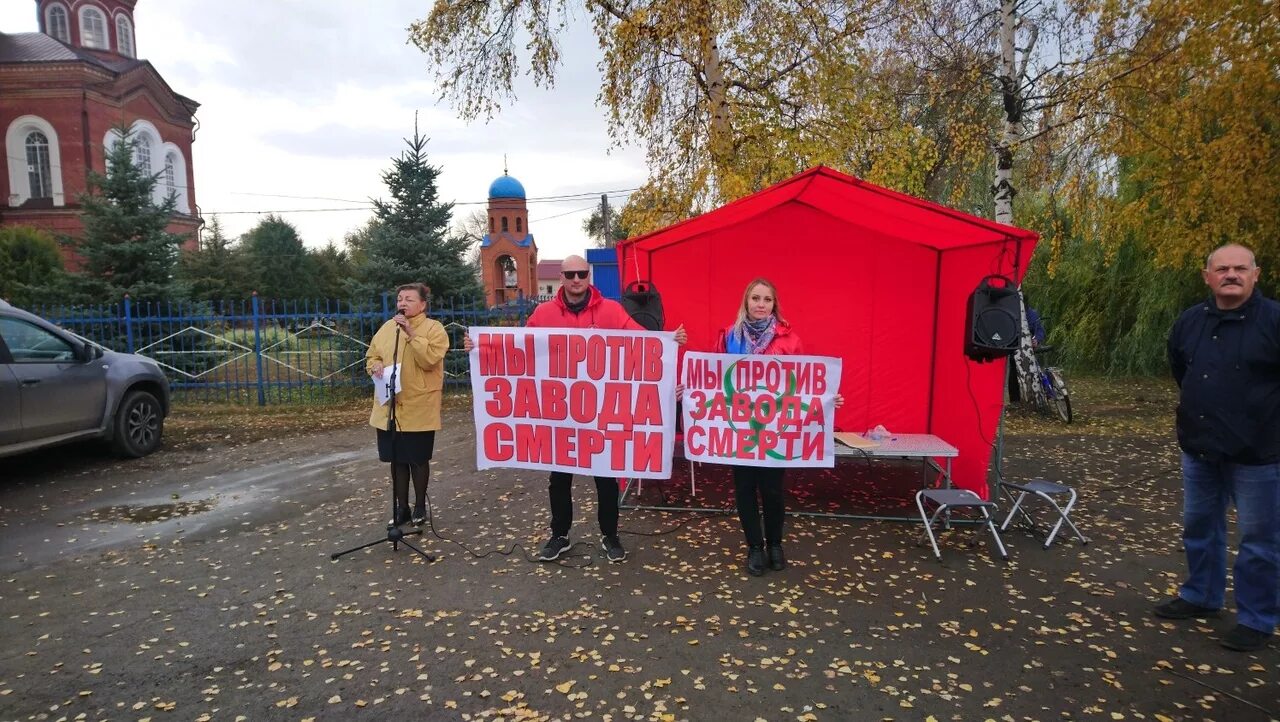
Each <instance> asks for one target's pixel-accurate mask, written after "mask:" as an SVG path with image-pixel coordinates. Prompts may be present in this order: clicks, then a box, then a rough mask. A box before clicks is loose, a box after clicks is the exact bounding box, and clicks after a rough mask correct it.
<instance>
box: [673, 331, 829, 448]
mask: <svg viewBox="0 0 1280 722" xmlns="http://www.w3.org/2000/svg"><path fill="white" fill-rule="evenodd" d="M681 380H682V382H683V383H684V394H683V398H682V399H681V400H682V405H683V407H684V455H685V458H687V459H689V460H690V461H706V462H710V463H713V464H736V465H739V466H810V467H827V468H830V467H833V466H835V447H834V439H833V437H832V430H833V429H832V423H833V421H834V416H835V395H836V391H837V389H839V388H840V359H838V358H828V357H825V356H765V355H752V356H742V355H738V354H724V353H695V352H689V353H687V354H685V357H684V368H683V369H682V371H681Z"/></svg>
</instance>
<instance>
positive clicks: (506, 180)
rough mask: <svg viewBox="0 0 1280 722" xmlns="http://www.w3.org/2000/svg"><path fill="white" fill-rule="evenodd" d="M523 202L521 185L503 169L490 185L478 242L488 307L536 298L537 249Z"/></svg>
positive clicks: (526, 208)
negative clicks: (484, 226) (486, 222)
mask: <svg viewBox="0 0 1280 722" xmlns="http://www.w3.org/2000/svg"><path fill="white" fill-rule="evenodd" d="M526 200H527V199H526V196H525V192H524V185H523V184H522V183H521V182H520V181H518V180H516V179H515V178H512V177H511V176H510V175H508V174H507V172H506V169H505V168H504V169H503V173H502V175H500V176H498V177H497V178H495V179H494V180H493V182H492V183H490V184H489V213H488V215H489V219H488V220H489V232H488V233H486V234H485V235H484V238H483V239H482V240H481V242H480V267H481V276H482V279H483V281H484V292H485V300H486V301H487V302H488V304H489V305H490V306H500V305H502V304H504V303H510V302H512V301H515V300H517V299H520V298H532V297H534V296H535V295H537V289H538V278H537V268H538V246H537V243H535V242H534V240H533V234H532V233H531V232H530V231H529V209H528V207H527V205H526Z"/></svg>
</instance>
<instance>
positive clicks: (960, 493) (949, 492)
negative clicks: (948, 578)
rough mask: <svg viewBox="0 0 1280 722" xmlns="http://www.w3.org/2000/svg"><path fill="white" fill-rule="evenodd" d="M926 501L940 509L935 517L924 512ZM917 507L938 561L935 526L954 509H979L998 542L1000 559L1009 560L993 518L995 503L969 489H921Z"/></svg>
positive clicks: (939, 558)
mask: <svg viewBox="0 0 1280 722" xmlns="http://www.w3.org/2000/svg"><path fill="white" fill-rule="evenodd" d="M926 501H928V502H929V503H930V504H933V505H934V506H936V507H938V508H937V509H936V510H934V512H933V516H929V515H928V514H927V513H926V512H925V510H924V503H925V502H926ZM916 507H917V508H919V509H920V520H921V521H923V522H924V531H925V533H926V534H928V535H929V543H930V544H932V545H933V555H934V556H935V557H937V558H938V561H942V552H940V551H938V540H937V539H936V538H935V537H934V536H933V524H934V522H936V521H937V520H938V517H940V516H942V515H943V514H944V513H946V512H949V511H950V510H952V509H977V510H978V511H979V512H981V513H982V518H983V520H984V521H985V522H986V525H987V528H988V529H990V530H991V536H992V537H993V538H995V540H996V548H997V549H999V550H1000V558H1001V559H1006V560H1007V559H1008V558H1009V552H1007V551H1005V548H1004V542H1003V541H1001V540H1000V532H998V531H996V524H995V520H994V519H993V518H992V516H991V511H992V510H993V509H995V508H996V505H995V503H994V502H990V501H983V500H982V497H980V496H978V495H977V494H975V493H973V492H972V491H970V490H968V489H921V490H920V491H918V492H916Z"/></svg>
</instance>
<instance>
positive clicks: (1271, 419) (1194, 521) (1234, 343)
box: [1154, 244, 1280, 651]
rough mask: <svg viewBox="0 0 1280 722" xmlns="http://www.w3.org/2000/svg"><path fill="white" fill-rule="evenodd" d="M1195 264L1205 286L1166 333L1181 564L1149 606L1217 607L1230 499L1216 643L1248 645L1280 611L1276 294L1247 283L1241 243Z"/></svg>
mask: <svg viewBox="0 0 1280 722" xmlns="http://www.w3.org/2000/svg"><path fill="white" fill-rule="evenodd" d="M1202 273H1203V275H1204V281H1205V283H1206V284H1208V286H1209V290H1210V291H1211V292H1212V296H1211V298H1209V299H1208V300H1206V301H1204V302H1202V303H1198V304H1196V305H1195V306H1192V307H1191V308H1189V309H1187V310H1186V311H1185V312H1183V314H1182V316H1181V317H1179V318H1178V320H1177V322H1176V323H1174V325H1173V330H1172V332H1171V333H1170V334H1169V365H1170V366H1171V368H1172V370H1173V377H1174V379H1175V380H1176V381H1177V382H1178V387H1179V389H1180V394H1179V398H1178V412H1177V426H1178V445H1179V446H1180V447H1181V448H1182V478H1183V482H1182V483H1183V495H1184V497H1183V532H1182V540H1183V546H1184V548H1185V549H1186V553H1187V567H1188V574H1187V579H1186V581H1185V582H1183V584H1182V587H1181V588H1180V589H1179V591H1178V596H1177V597H1175V598H1174V599H1172V600H1169V601H1167V602H1165V603H1163V604H1161V605H1159V606H1157V607H1156V608H1155V609H1154V612H1155V614H1156V615H1157V616H1160V617H1164V618H1166V619H1191V618H1196V617H1216V616H1217V615H1218V611H1219V609H1220V608H1221V607H1222V606H1223V598H1224V596H1225V591H1226V575H1227V569H1226V563H1227V521H1226V512H1227V505H1228V503H1230V502H1232V501H1234V502H1235V505H1236V515H1237V523H1236V525H1237V527H1238V528H1239V533H1240V547H1239V551H1238V553H1237V555H1236V563H1235V571H1234V574H1235V598H1236V609H1237V620H1236V621H1237V625H1236V627H1235V629H1233V630H1232V631H1231V632H1229V633H1228V634H1227V635H1226V636H1225V637H1223V638H1222V646H1224V647H1226V648H1227V649H1233V650H1237V651H1251V650H1255V649H1260V648H1262V647H1264V646H1266V644H1267V643H1268V642H1269V641H1270V639H1271V637H1272V636H1273V634H1274V633H1275V628H1276V621H1277V614H1278V611H1280V610H1278V607H1280V589H1278V587H1280V303H1276V302H1275V301H1273V300H1271V299H1269V298H1264V297H1263V296H1262V294H1261V293H1260V292H1258V291H1255V290H1254V286H1255V284H1257V281H1258V274H1259V269H1258V265H1257V263H1256V261H1255V260H1254V255H1253V252H1252V251H1250V250H1249V249H1248V248H1245V247H1244V246H1240V245H1236V244H1230V245H1226V246H1222V247H1221V248H1219V249H1217V250H1215V251H1214V252H1213V253H1211V254H1210V255H1209V258H1208V261H1207V262H1206V263H1205V268H1204V271H1203V272H1202Z"/></svg>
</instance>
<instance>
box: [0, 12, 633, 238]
mask: <svg viewBox="0 0 1280 722" xmlns="http://www.w3.org/2000/svg"><path fill="white" fill-rule="evenodd" d="M430 5H431V3H430V2H427V1H426V0H378V1H377V2H364V3H351V2H339V1H338V0H218V1H217V2H208V1H207V0H140V2H138V4H137V8H136V10H135V15H134V21H135V24H136V37H137V41H136V42H137V46H138V55H139V57H142V58H145V59H147V60H149V61H151V63H152V65H154V66H155V68H156V70H158V71H159V72H160V74H161V75H163V76H164V78H165V80H166V81H168V83H169V85H170V86H171V87H173V89H174V90H176V91H177V92H179V93H182V94H183V95H186V96H187V97H190V98H193V99H195V100H196V101H197V102H199V103H200V104H201V107H200V110H199V111H198V112H197V114H196V118H197V119H198V121H199V129H198V130H197V132H196V142H195V144H194V150H193V154H194V156H195V157H194V164H193V165H194V173H195V188H196V200H197V202H198V204H199V206H200V209H201V212H202V214H203V215H204V217H205V219H206V220H209V219H211V218H212V216H214V215H215V214H216V215H218V217H219V218H220V220H221V221H222V223H223V227H224V228H225V229H226V230H227V231H228V233H229V234H230V235H232V236H235V235H239V234H240V233H242V232H244V231H245V230H246V229H248V228H249V227H251V226H252V225H253V224H254V223H256V222H257V220H258V219H260V218H261V215H260V214H259V213H257V212H265V211H276V212H280V214H281V215H283V216H284V217H285V218H287V219H288V220H290V221H291V222H292V223H294V225H296V226H297V227H298V230H299V231H300V232H301V235H302V237H303V240H304V241H305V242H306V243H307V245H309V246H319V245H323V244H324V243H325V242H327V241H329V240H335V241H339V242H340V241H341V240H342V238H343V236H344V235H345V234H346V233H347V232H349V231H351V230H353V229H355V228H358V227H359V226H361V225H362V224H363V223H364V222H365V221H366V220H367V219H368V218H369V211H368V210H366V209H367V207H368V205H369V203H368V199H369V198H371V197H382V196H385V194H386V190H385V187H384V186H383V185H382V182H381V179H380V174H381V172H382V171H383V170H385V169H386V168H387V167H388V166H389V165H390V159H391V158H392V157H393V156H396V155H398V154H399V152H400V150H401V149H402V148H403V147H404V140H403V139H404V138H405V137H406V136H411V135H412V133H413V117H414V112H415V110H416V111H417V112H418V123H419V127H420V128H421V130H422V133H423V135H425V136H427V137H429V138H430V142H429V144H428V145H427V152H428V155H429V158H430V160H431V162H432V164H433V165H437V166H440V167H441V168H442V173H441V176H440V195H441V198H442V199H443V200H452V201H455V202H457V203H459V204H460V205H458V206H457V207H456V208H455V210H454V217H455V219H457V218H461V217H462V216H463V215H465V214H467V213H469V212H470V211H471V210H472V209H475V208H484V200H485V197H486V196H487V191H488V188H489V183H490V182H491V181H492V180H493V179H494V178H495V177H497V176H499V175H501V174H502V167H503V165H502V164H503V154H504V153H505V154H507V157H508V164H509V168H510V173H511V175H512V176H514V177H516V178H518V179H519V180H520V181H521V182H522V183H523V184H524V187H525V191H526V193H527V194H528V196H529V197H530V198H531V199H536V198H538V197H546V196H562V195H568V194H575V193H587V192H590V193H593V194H594V197H592V198H585V199H576V200H572V201H560V202H532V201H531V202H530V204H529V225H530V229H531V230H532V231H533V234H534V236H535V238H536V239H537V243H538V248H539V255H540V256H541V257H542V258H544V259H545V258H562V257H563V256H565V255H567V254H570V253H581V251H582V249H583V248H585V247H587V246H589V245H590V241H589V240H588V239H587V238H586V236H585V235H584V234H583V233H582V231H581V225H582V221H583V219H584V218H586V217H587V215H588V213H589V209H590V207H591V206H593V205H596V204H598V203H599V193H601V192H604V191H620V190H625V189H633V188H635V187H636V186H638V185H640V183H641V182H643V180H644V178H645V175H646V173H645V167H644V157H643V153H642V151H641V150H640V149H639V148H636V147H634V146H631V147H626V148H621V149H619V148H611V147H610V143H609V138H608V135H607V133H606V129H605V120H604V113H603V112H602V111H601V110H600V109H599V108H598V107H596V102H595V97H596V94H597V91H598V89H599V74H598V72H597V70H596V63H597V59H598V50H597V48H596V45H595V40H594V38H593V36H592V35H591V32H590V25H589V23H588V22H586V20H585V19H583V20H581V21H580V22H577V23H575V24H574V26H573V28H572V30H571V32H570V34H569V35H568V36H567V37H566V38H565V42H564V46H563V48H562V53H561V54H562V61H563V66H562V68H561V72H560V74H559V76H558V78H557V81H558V82H557V84H556V87H555V88H554V89H553V90H550V91H544V90H538V89H535V88H533V87H532V84H531V83H527V82H526V83H523V84H522V87H521V88H520V89H519V90H518V95H517V100H516V101H515V102H514V103H513V104H512V105H510V106H509V107H507V108H506V109H505V110H504V111H503V112H502V113H501V114H500V115H498V116H497V117H496V118H494V119H493V120H492V121H489V122H488V123H486V122H484V121H477V122H475V123H471V124H467V123H464V122H462V121H461V120H459V119H458V118H457V117H456V115H455V114H454V113H453V111H452V109H451V108H450V107H449V105H448V104H447V103H445V102H442V101H439V100H438V97H439V94H438V92H437V91H436V88H435V84H434V83H433V80H432V79H433V74H432V73H431V72H430V70H429V68H428V67H427V63H426V59H425V56H424V55H423V54H422V53H420V52H419V51H418V50H417V49H416V48H414V47H412V46H410V45H407V44H406V40H407V37H408V34H407V32H406V30H405V29H406V27H407V26H408V25H409V23H410V22H412V21H413V20H415V19H418V18H421V17H424V16H425V14H426V12H427V11H428V9H429V8H430ZM357 8H358V9H357ZM37 28H38V25H37V19H36V3H35V2H34V1H32V0H4V1H3V2H0V30H3V31H4V32H9V33H15V32H35V31H36V30H37ZM610 200H611V202H612V203H613V205H614V206H615V207H617V206H619V205H620V204H621V203H622V202H623V201H624V200H625V194H622V193H611V194H610ZM345 201H352V202H345ZM464 204H465V205H464ZM332 208H343V209H353V210H338V211H330V210H324V211H313V212H303V211H304V209H332ZM285 211H287V212H285Z"/></svg>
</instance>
